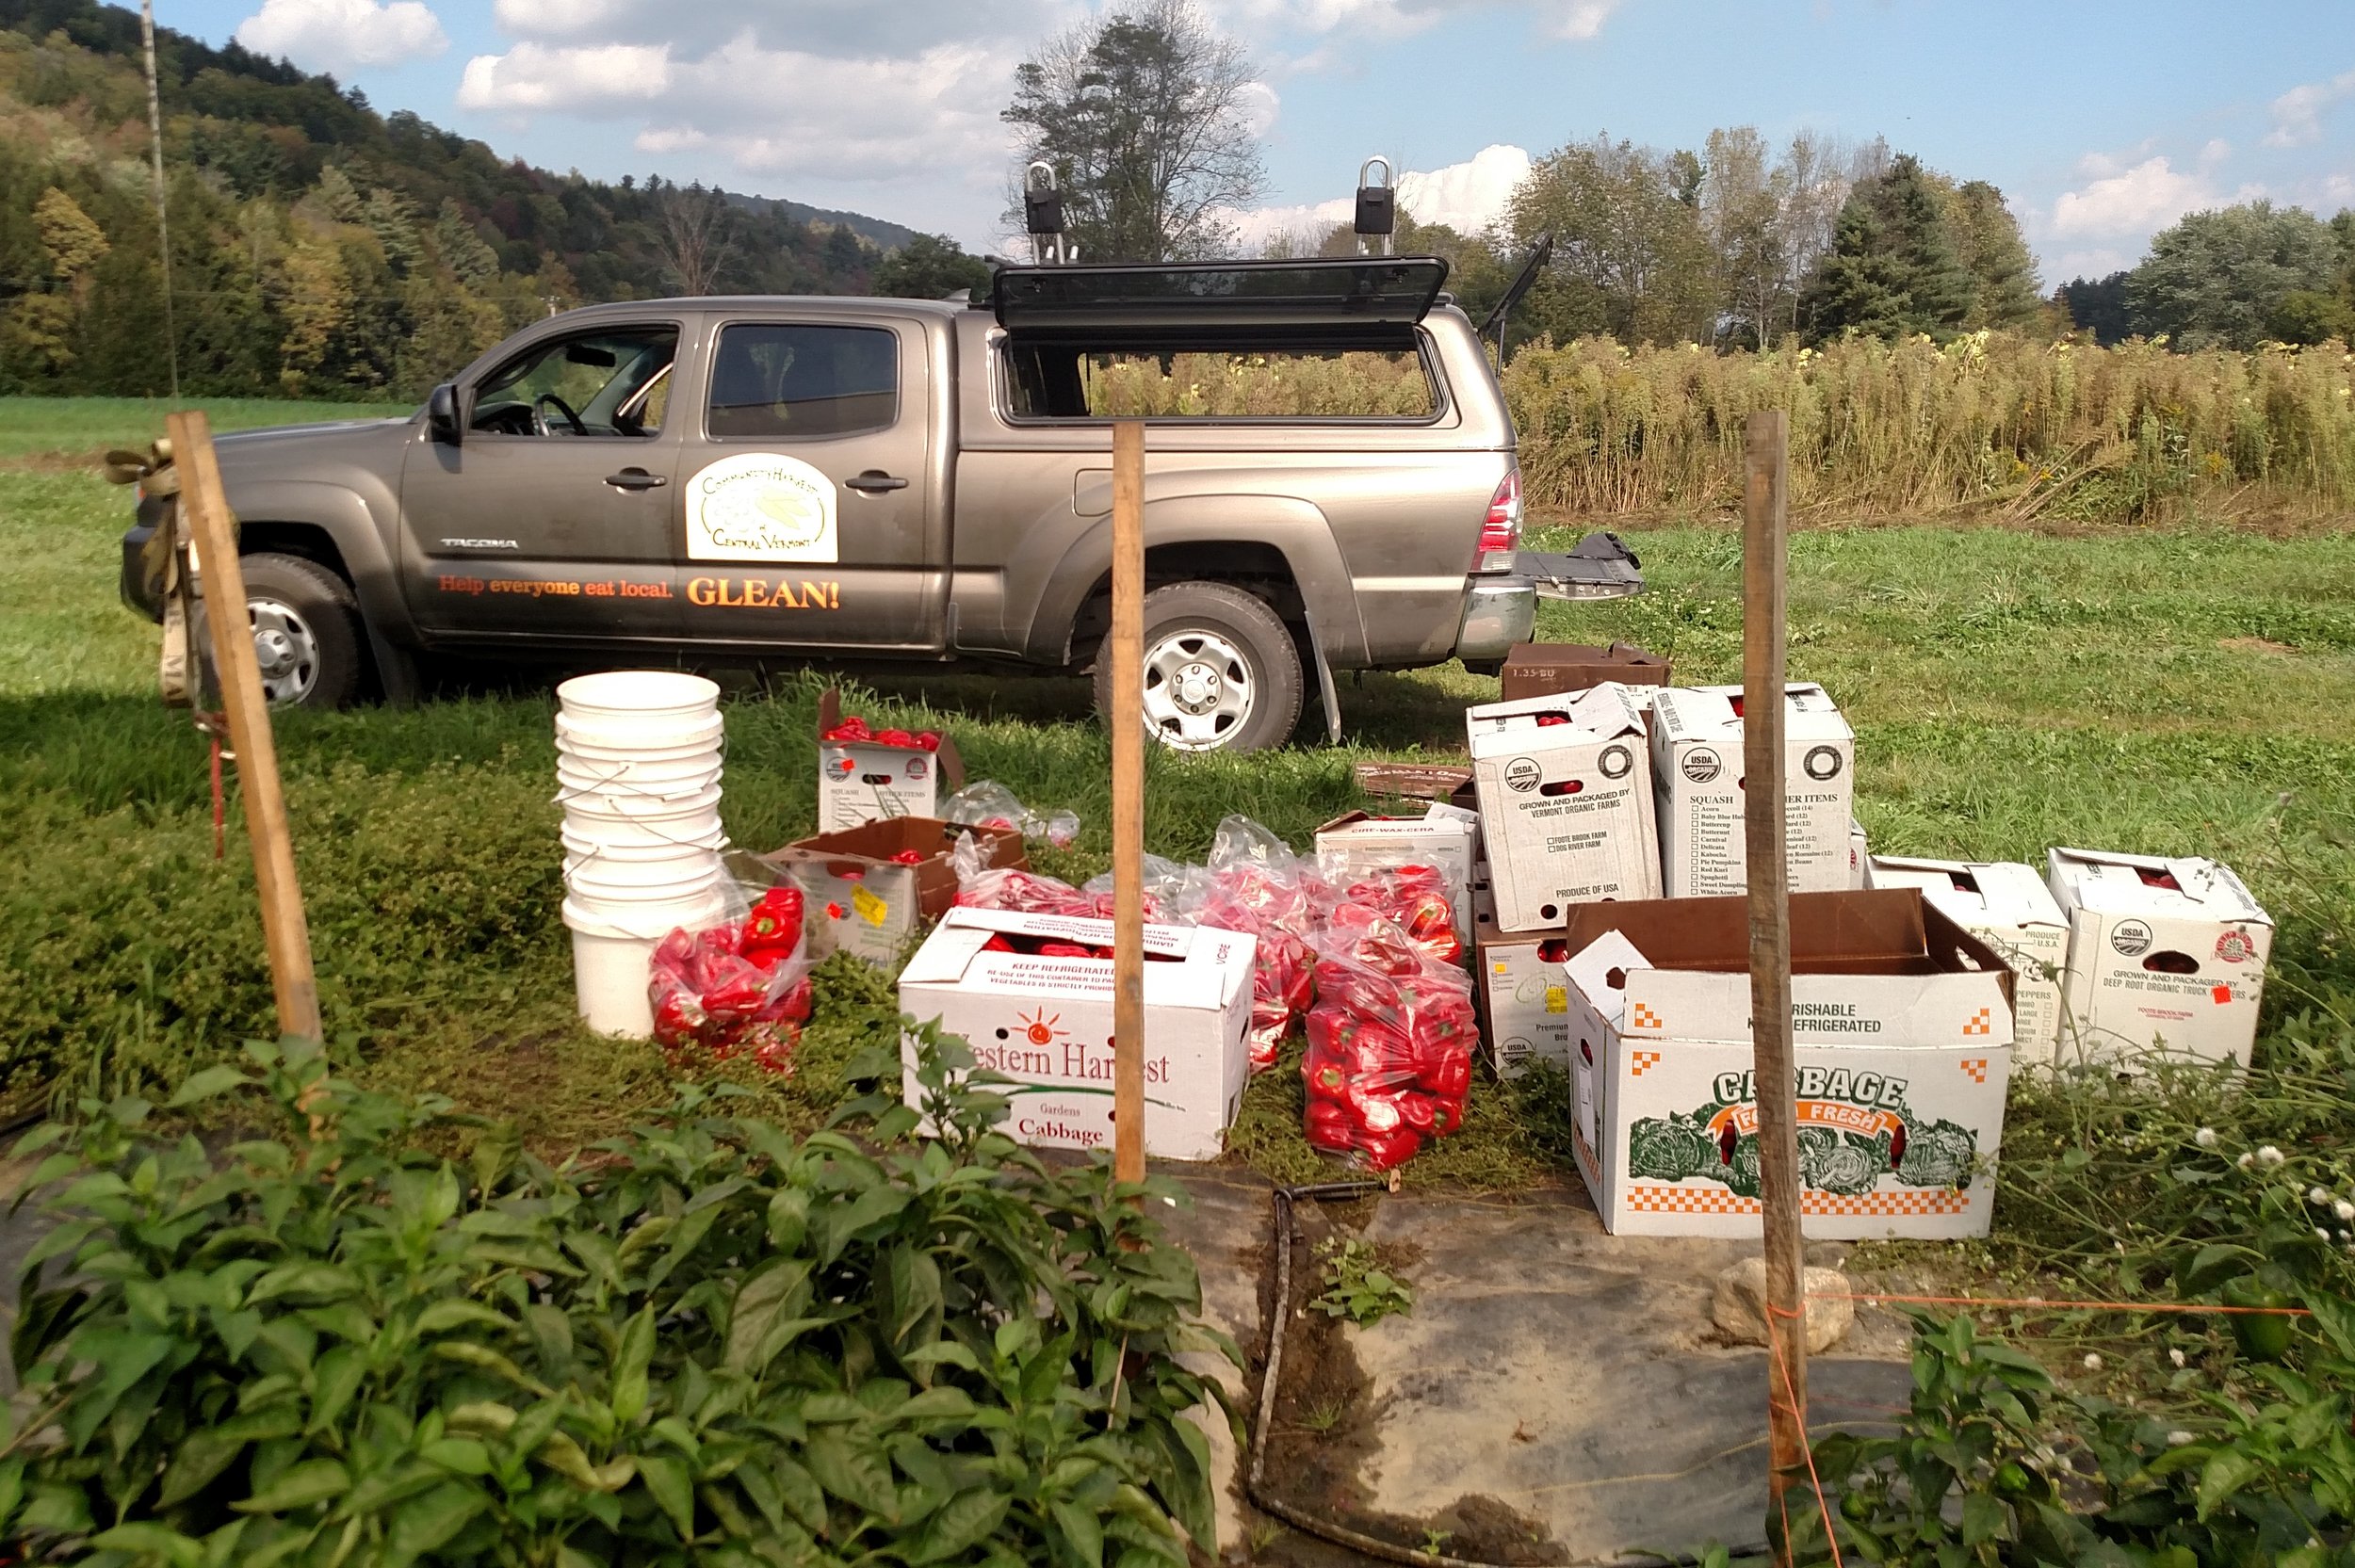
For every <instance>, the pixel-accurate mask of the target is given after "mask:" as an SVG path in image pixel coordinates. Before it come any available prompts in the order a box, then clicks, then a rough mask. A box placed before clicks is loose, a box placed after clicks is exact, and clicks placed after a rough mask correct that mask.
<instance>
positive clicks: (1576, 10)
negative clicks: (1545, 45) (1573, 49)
mask: <svg viewBox="0 0 2355 1568" xmlns="http://www.w3.org/2000/svg"><path fill="white" fill-rule="evenodd" d="M1618 8H1619V0H1569V3H1568V4H1567V5H1565V6H1563V7H1561V8H1560V12H1561V14H1560V16H1559V17H1558V18H1557V19H1556V21H1555V22H1554V24H1553V26H1552V29H1551V30H1552V33H1553V36H1554V37H1556V38H1560V39H1567V40H1570V41H1571V42H1573V43H1584V42H1585V41H1586V40H1588V39H1591V38H1593V37H1595V36H1596V35H1597V34H1599V33H1600V32H1601V31H1602V24H1604V23H1606V22H1608V21H1610V20H1611V13H1612V12H1613V11H1616V10H1617V9H1618ZM1550 9H1551V8H1550Z"/></svg>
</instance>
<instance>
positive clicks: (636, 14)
mask: <svg viewBox="0 0 2355 1568" xmlns="http://www.w3.org/2000/svg"><path fill="white" fill-rule="evenodd" d="M1080 14H1081V11H1080V8H1079V6H1078V5H1077V4H1076V3H1075V0H791V3H789V4H780V3H779V0H684V3H682V0H495V4H494V5H493V7H492V16H493V19H494V20H495V21H496V23H497V24H498V26H499V30H500V31H501V32H503V33H505V34H507V35H508V36H509V37H511V38H515V39H521V40H532V41H537V42H542V43H572V42H596V43H642V44H669V45H670V46H671V48H672V50H673V57H674V58H687V57H699V56H702V55H705V54H707V53H709V52H711V51H713V50H716V49H719V48H721V47H723V46H724V45H727V44H730V43H732V42H734V41H736V40H739V39H741V38H745V37H748V36H749V37H750V39H751V40H752V41H753V42H754V43H755V45H757V46H758V47H759V48H761V49H762V50H766V51H774V52H780V53H785V52H805V53H807V54H811V55H822V56H825V57H830V58H849V59H857V58H881V57H889V58H901V59H905V58H912V57H917V56H919V55H921V54H922V53H923V52H924V51H926V50H927V49H930V48H932V47H934V46H935V45H937V44H941V43H952V42H981V41H990V40H1015V39H1020V40H1032V39H1036V38H1039V37H1042V36H1044V35H1045V34H1047V33H1049V32H1052V31H1054V30H1055V29H1056V28H1058V27H1060V26H1062V25H1064V24H1067V23H1068V22H1070V21H1072V20H1075V19H1076V18H1077V17H1078V16H1079V15H1080Z"/></svg>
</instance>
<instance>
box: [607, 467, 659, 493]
mask: <svg viewBox="0 0 2355 1568" xmlns="http://www.w3.org/2000/svg"><path fill="white" fill-rule="evenodd" d="M605 482H606V483H607V484H609V485H611V486H612V487H613V488H614V489H615V490H659V489H661V488H662V487H663V486H664V485H667V484H669V483H670V482H671V481H670V480H669V479H667V478H665V477H663V476H661V475H659V474H649V473H647V472H646V471H645V470H644V469H642V468H625V469H623V470H622V471H621V472H620V473H619V474H608V475H607V476H606V477H605Z"/></svg>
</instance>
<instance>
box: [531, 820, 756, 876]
mask: <svg viewBox="0 0 2355 1568" xmlns="http://www.w3.org/2000/svg"><path fill="white" fill-rule="evenodd" d="M713 820H714V822H715V823H716V822H717V820H718V818H716V817H715V818H714V819H713ZM600 826H603V824H600ZM557 836H558V837H559V838H560V840H562V842H563V845H564V864H565V865H566V866H567V867H568V868H569V867H570V866H571V865H572V864H573V863H574V862H575V861H586V860H600V861H603V860H654V861H664V860H675V859H677V858H678V857H679V856H681V855H685V854H688V853H690V852H692V851H700V850H707V849H725V848H727V842H728V840H727V834H725V833H724V832H721V831H720V830H719V829H718V827H716V826H715V827H714V828H713V829H712V830H711V832H707V833H705V834H703V835H701V836H699V837H693V838H685V837H682V838H661V839H639V840H636V841H633V842H631V843H627V844H624V843H618V842H616V841H615V836H614V835H613V834H611V833H607V834H604V835H602V836H594V835H591V834H588V833H584V832H581V831H580V830H579V829H577V828H573V827H566V828H563V829H561V830H560V832H558V834H557Z"/></svg>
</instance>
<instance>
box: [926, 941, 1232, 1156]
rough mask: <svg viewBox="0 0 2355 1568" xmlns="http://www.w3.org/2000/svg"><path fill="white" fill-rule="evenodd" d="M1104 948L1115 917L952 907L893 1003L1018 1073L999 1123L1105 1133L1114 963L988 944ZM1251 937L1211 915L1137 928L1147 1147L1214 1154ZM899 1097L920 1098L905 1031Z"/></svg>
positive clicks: (1055, 1140)
mask: <svg viewBox="0 0 2355 1568" xmlns="http://www.w3.org/2000/svg"><path fill="white" fill-rule="evenodd" d="M1001 931H1002V932H1006V933H1008V934H1010V935H1015V936H1027V937H1043V938H1046V939H1048V940H1050V941H1059V942H1073V943H1079V944H1081V945H1084V946H1096V947H1110V946H1112V940H1113V923H1112V922H1111V921H1109V920H1081V919H1072V918H1068V917H1065V916H1061V915H1051V914H1016V913H1012V912H1010V911H1005V910H981V909H951V910H950V911H949V913H947V914H945V915H943V916H942V917H941V921H940V924H939V925H937V926H935V927H934V928H933V933H932V935H931V936H929V937H927V938H925V940H924V945H923V946H921V947H918V949H917V950H916V953H915V956H914V957H912V958H910V959H909V960H908V963H907V967H906V968H905V969H903V970H901V974H900V1010H901V1012H903V1013H906V1014H908V1015H909V1016H910V1017H913V1018H915V1019H917V1020H918V1021H919V1022H931V1021H937V1022H938V1023H939V1025H940V1026H941V1028H942V1029H943V1030H945V1031H946V1032H948V1033H950V1034H954V1035H962V1036H963V1037H964V1038H965V1039H966V1041H967V1042H968V1043H971V1045H972V1047H973V1055H974V1059H975V1061H976V1063H977V1065H979V1066H980V1067H982V1068H983V1069H986V1070H988V1071H991V1072H996V1073H1001V1074H1003V1075H1006V1076H1007V1077H1010V1078H1012V1079H1014V1080H1015V1083H1014V1084H1013V1085H1012V1086H1010V1087H1008V1088H1006V1089H1003V1090H1001V1091H1000V1092H1002V1093H1004V1094H1005V1095H1006V1096H1007V1097H1008V1098H1009V1099H1010V1100H1012V1101H1013V1104H1014V1109H1013V1114H1012V1115H1010V1116H1009V1117H1008V1118H1007V1120H1006V1122H1005V1123H1003V1127H1002V1130H1004V1131H1005V1132H1007V1133H1008V1134H1010V1135H1011V1136H1013V1137H1014V1138H1015V1140H1018V1141H1020V1142H1023V1143H1029V1144H1033V1145H1037V1146H1039V1147H1044V1148H1059V1149H1097V1148H1110V1147H1111V1146H1112V1141H1113V964H1112V961H1111V960H1110V959H1089V958H1041V957H1037V956H1035V955H1031V954H1024V953H1008V952H992V951H990V950H989V949H988V943H989V939H990V938H991V937H992V936H994V935H997V934H998V933H999V932H1001ZM1256 946H1257V944H1256V943H1255V941H1254V939H1253V938H1251V937H1249V936H1245V935H1241V934H1238V933H1236V932H1234V931H1222V930H1216V929H1211V928H1210V927H1208V926H1155V925H1148V926H1146V927H1145V955H1146V962H1145V1153H1146V1154H1148V1155H1152V1156H1156V1157H1158V1158H1162V1159H1216V1158H1217V1157H1218V1156H1219V1155H1220V1154H1221V1153H1222V1152H1223V1149H1224V1147H1225V1136H1226V1128H1227V1127H1228V1126H1229V1125H1231V1124H1232V1123H1233V1122H1234V1119H1235V1109H1236V1107H1237V1106H1238V1105H1240V1104H1241V1102H1242V1090H1243V1084H1244V1082H1245V1081H1246V1080H1247V1079H1248V1078H1249V1077H1250V1075H1251V1056H1250V1050H1249V1047H1248V1045H1247V1044H1246V1043H1245V1042H1244V1040H1243V1030H1244V1029H1245V1027H1247V1026H1248V1025H1249V1023H1250V1019H1251V964H1252V956H1253V953H1254V951H1255V948H1256ZM901 1060H902V1062H903V1063H904V1064H905V1066H906V1069H907V1072H906V1076H905V1081H906V1084H907V1096H908V1101H907V1103H908V1105H909V1106H910V1107H913V1108H915V1109H918V1110H921V1109H922V1108H923V1107H922V1106H921V1105H919V1104H918V1099H919V1097H920V1095H921V1093H922V1090H921V1086H919V1085H918V1083H917V1081H916V1043H915V1041H914V1039H913V1038H907V1039H903V1040H902V1041H901Z"/></svg>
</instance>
